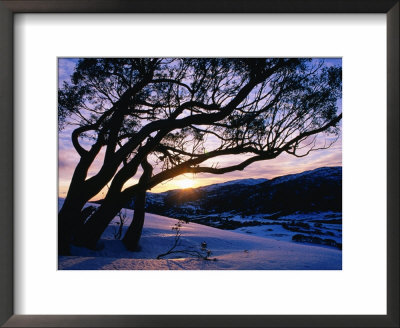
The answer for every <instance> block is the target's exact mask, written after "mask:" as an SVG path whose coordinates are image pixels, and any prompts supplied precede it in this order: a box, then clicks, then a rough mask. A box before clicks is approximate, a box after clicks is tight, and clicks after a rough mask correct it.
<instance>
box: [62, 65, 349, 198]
mask: <svg viewBox="0 0 400 328" xmlns="http://www.w3.org/2000/svg"><path fill="white" fill-rule="evenodd" d="M325 61H326V63H327V64H328V65H341V59H325ZM76 62H77V59H59V76H58V78H59V83H60V85H61V83H62V82H63V81H69V77H70V75H71V73H72V72H73V70H74V67H75V64H76ZM339 108H341V104H339ZM71 131H72V128H71V127H67V128H66V129H64V130H63V131H61V132H60V133H59V155H58V156H59V162H58V171H59V197H65V196H66V193H67V191H68V186H69V182H70V180H71V177H72V174H73V171H74V168H75V166H76V164H77V163H78V161H79V156H78V154H77V153H76V151H75V149H74V148H73V146H72V142H71V137H70V136H71ZM241 159H243V157H241V158H240V157H239V158H238V157H237V156H235V157H233V156H226V157H224V158H218V159H215V160H214V163H219V164H221V166H222V164H224V165H225V164H227V163H232V164H233V163H238V162H240V161H241ZM100 163H101V162H100V160H97V161H96V162H95V163H94V164H93V165H92V167H91V168H90V170H89V176H91V175H94V174H95V173H97V171H98V169H99V167H100V166H99V165H100ZM341 165H342V139H341V137H340V138H339V139H338V140H337V142H336V143H335V144H333V146H332V147H331V148H329V149H326V150H319V151H315V152H311V153H310V154H309V155H308V156H306V157H303V158H297V157H294V156H291V155H288V154H286V153H285V154H282V155H280V156H279V157H278V158H276V159H274V160H267V161H262V162H256V163H253V164H252V165H250V166H248V167H247V168H246V169H245V170H243V171H236V172H231V173H227V174H224V175H212V174H197V175H194V176H193V175H192V174H185V175H184V176H179V177H176V178H175V179H173V180H169V181H166V182H164V183H162V184H160V185H158V186H156V187H155V188H153V189H152V190H151V191H152V192H162V191H165V190H169V189H176V188H180V187H182V180H186V185H187V186H190V185H191V186H193V187H199V186H203V185H208V184H213V183H219V182H224V181H228V180H234V179H244V178H267V179H271V178H274V177H276V176H281V175H285V174H290V173H298V172H302V171H305V170H310V169H314V168H318V167H321V166H341ZM138 173H139V174H140V172H138ZM137 176H139V175H137ZM187 180H191V181H187ZM136 181H137V179H135V178H133V179H131V181H130V183H129V184H133V183H135V182H136ZM190 182H191V183H190ZM189 183H190V184H189ZM104 195H105V193H104V190H103V191H102V192H100V194H99V195H97V196H96V197H94V199H98V198H102V197H104Z"/></svg>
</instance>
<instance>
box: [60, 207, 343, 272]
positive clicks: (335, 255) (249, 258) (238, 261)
mask: <svg viewBox="0 0 400 328" xmlns="http://www.w3.org/2000/svg"><path fill="white" fill-rule="evenodd" d="M60 202H61V203H62V200H60ZM132 212H133V211H132V210H126V215H127V217H128V220H127V222H125V224H124V228H123V230H124V231H125V230H126V229H127V227H128V225H129V224H130V222H131V219H132V214H133V213H132ZM177 222H178V220H175V219H171V218H168V217H164V216H159V215H155V214H146V220H145V224H144V229H143V235H142V239H141V242H140V245H141V250H140V251H139V252H129V251H127V250H126V249H125V248H124V246H123V245H122V242H121V241H120V240H116V239H115V237H114V234H115V232H116V231H117V229H118V220H117V219H114V221H113V222H112V223H111V224H110V226H109V227H108V228H107V230H106V231H105V232H104V234H103V235H102V238H101V242H100V246H101V249H100V250H97V251H93V250H88V249H86V248H81V247H76V246H73V247H72V250H71V252H72V256H62V257H59V263H58V268H59V269H60V270H180V269H189V270H199V269H204V270H220V269H227V270H340V269H341V267H342V254H341V251H340V250H337V249H334V248H328V247H318V246H313V245H303V244H298V243H293V242H287V241H278V240H273V239H270V238H265V237H259V236H254V235H249V234H243V233H238V232H233V231H227V230H221V229H216V228H212V227H208V226H204V225H199V224H196V223H181V224H182V226H181V228H180V230H181V237H180V239H179V246H178V247H177V248H176V250H183V251H194V252H196V251H197V252H201V250H202V247H204V246H205V247H206V248H207V249H209V250H210V251H211V254H210V256H209V259H210V260H204V259H199V258H196V257H193V256H191V255H187V254H185V253H176V254H171V255H168V256H166V257H165V258H163V259H156V258H157V256H158V255H160V254H162V253H165V252H167V251H168V250H169V249H170V248H171V246H172V245H173V244H174V241H175V238H176V237H175V233H176V230H173V229H172V228H173V227H174V226H175V227H176V224H177ZM202 245H203V246H202ZM214 259H215V260H214Z"/></svg>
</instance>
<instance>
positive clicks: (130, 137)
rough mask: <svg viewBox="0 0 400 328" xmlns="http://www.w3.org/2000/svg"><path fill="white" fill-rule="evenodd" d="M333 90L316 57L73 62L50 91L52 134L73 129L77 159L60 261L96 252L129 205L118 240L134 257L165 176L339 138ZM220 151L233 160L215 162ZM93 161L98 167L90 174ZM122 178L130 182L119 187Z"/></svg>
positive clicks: (217, 169) (335, 80)
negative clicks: (90, 206)
mask: <svg viewBox="0 0 400 328" xmlns="http://www.w3.org/2000/svg"><path fill="white" fill-rule="evenodd" d="M341 85H342V78H341V68H340V67H335V66H330V65H329V66H328V65H325V63H324V62H323V61H321V60H315V59H296V58H290V59H285V58H271V59H266V58H250V59H248V58H234V59H223V58H200V59H196V58H128V59H122V58H116V59H112V58H108V59H81V60H79V62H78V64H77V65H76V68H75V71H74V72H73V74H72V76H71V82H70V83H64V85H63V86H61V87H60V88H59V94H58V116H59V129H60V130H61V129H64V128H65V127H68V128H69V129H70V128H71V126H72V127H74V129H73V131H72V133H71V139H72V144H73V146H74V148H75V150H76V152H77V153H78V154H79V156H80V160H79V162H78V164H77V165H76V168H75V171H74V173H73V176H72V179H71V182H70V185H69V190H68V193H67V196H66V198H65V202H64V204H63V206H62V208H61V209H60V211H59V216H58V221H59V235H58V240H59V254H68V253H69V246H70V245H71V243H76V244H79V245H83V246H86V247H89V248H95V247H96V243H97V241H98V240H99V238H100V236H101V234H102V233H103V231H104V230H105V229H106V227H107V226H108V224H109V223H110V221H111V220H112V219H113V217H114V216H115V215H116V214H117V213H118V212H119V211H120V210H121V208H122V207H123V206H124V205H126V204H127V203H128V202H130V201H131V200H132V199H133V198H134V199H135V205H134V206H135V208H134V210H135V211H134V219H133V221H132V224H131V226H130V227H129V228H128V230H127V233H126V234H125V236H124V237H123V242H124V244H125V246H126V247H127V248H128V249H130V250H135V249H136V248H137V246H138V242H139V239H140V235H141V231H142V227H143V222H144V212H145V211H144V205H145V197H146V190H149V189H151V188H153V187H154V186H156V185H157V184H159V183H161V182H163V181H166V180H168V179H171V178H174V177H176V176H179V175H181V174H184V173H202V172H207V173H212V174H224V173H227V172H231V171H234V170H243V169H245V168H246V167H247V166H248V165H250V164H252V163H254V162H257V161H265V160H270V159H273V158H276V157H277V156H279V155H280V154H282V153H288V154H291V155H293V156H306V155H307V154H309V153H310V152H311V151H314V150H317V149H321V148H327V147H329V146H330V145H331V144H332V143H333V142H334V141H335V138H337V136H338V133H339V131H340V130H339V127H338V126H339V124H340V120H341V118H342V114H341V112H340V108H339V107H338V101H339V100H340V98H341ZM226 155H229V156H231V157H232V156H236V157H235V158H237V163H235V164H229V165H228V166H219V165H216V164H215V161H214V160H215V159H218V157H220V156H226ZM96 158H97V159H96ZM95 160H97V161H100V162H101V165H100V166H99V168H98V170H97V172H96V173H95V174H94V175H91V176H89V175H88V171H89V168H90V167H91V166H93V163H94V161H95ZM96 167H97V166H96ZM132 178H134V179H135V181H138V182H137V183H134V184H129V183H128V182H129V181H133V180H132ZM106 185H108V186H109V188H108V191H107V194H106V196H105V198H104V200H103V202H102V204H101V206H99V207H98V208H97V209H96V211H94V212H93V213H91V214H90V215H89V216H88V215H87V213H85V211H84V210H83V207H84V205H85V203H86V202H87V201H89V200H90V199H91V198H92V197H94V196H96V195H97V194H98V193H99V192H100V191H101V190H103V188H104V187H105V186H106Z"/></svg>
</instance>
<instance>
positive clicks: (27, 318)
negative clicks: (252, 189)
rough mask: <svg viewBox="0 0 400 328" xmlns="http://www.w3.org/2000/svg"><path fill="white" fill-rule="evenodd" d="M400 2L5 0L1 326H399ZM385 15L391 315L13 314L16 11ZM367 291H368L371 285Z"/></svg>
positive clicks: (0, 96)
mask: <svg viewBox="0 0 400 328" xmlns="http://www.w3.org/2000/svg"><path fill="white" fill-rule="evenodd" d="M399 8H400V5H399V0H219V1H218V0H217V1H215V0H202V1H187V0H92V1H88V0H80V1H76V0H58V1H56V0H34V1H32V0H25V1H22V0H21V1H20V0H0V65H1V72H0V111H1V112H0V113H1V115H0V151H1V153H0V154H1V155H0V324H2V325H4V327H61V326H62V327H111V326H112V327H168V326H174V327H200V326H204V327H242V326H243V327H399V278H398V277H399V239H400V238H399V149H400V145H399V92H398V90H399V27H400V25H399ZM121 12H123V13H129V12H131V13H384V14H386V16H387V64H388V66H387V315H300V316H299V315H289V316H283V315H268V316H263V315H251V316H243V315H239V316H227V315H213V316H203V315H195V316H187V315H182V316H179V315H169V316H165V315H162V316H157V315H148V316H138V315H132V316H130V315H118V316H111V315H104V316H103V315H101V316H99V315H95V316H90V315H34V316H32V315H14V310H13V309H14V307H13V303H14V298H13V290H14V281H13V277H14V272H13V206H14V205H13V199H14V196H13V192H14V191H13V190H14V189H13V175H14V170H13V166H14V163H13V134H14V133H18V131H14V128H13V122H14V121H13V20H14V19H13V17H14V14H16V13H121ZM366 288H368V286H366Z"/></svg>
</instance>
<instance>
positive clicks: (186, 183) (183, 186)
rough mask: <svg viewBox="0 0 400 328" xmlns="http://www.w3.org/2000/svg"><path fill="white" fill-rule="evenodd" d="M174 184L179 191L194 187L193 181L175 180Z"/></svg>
mask: <svg viewBox="0 0 400 328" xmlns="http://www.w3.org/2000/svg"><path fill="white" fill-rule="evenodd" d="M176 184H177V186H178V187H179V188H181V189H187V188H192V187H193V186H194V185H195V182H194V180H193V179H182V180H177V181H176Z"/></svg>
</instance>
